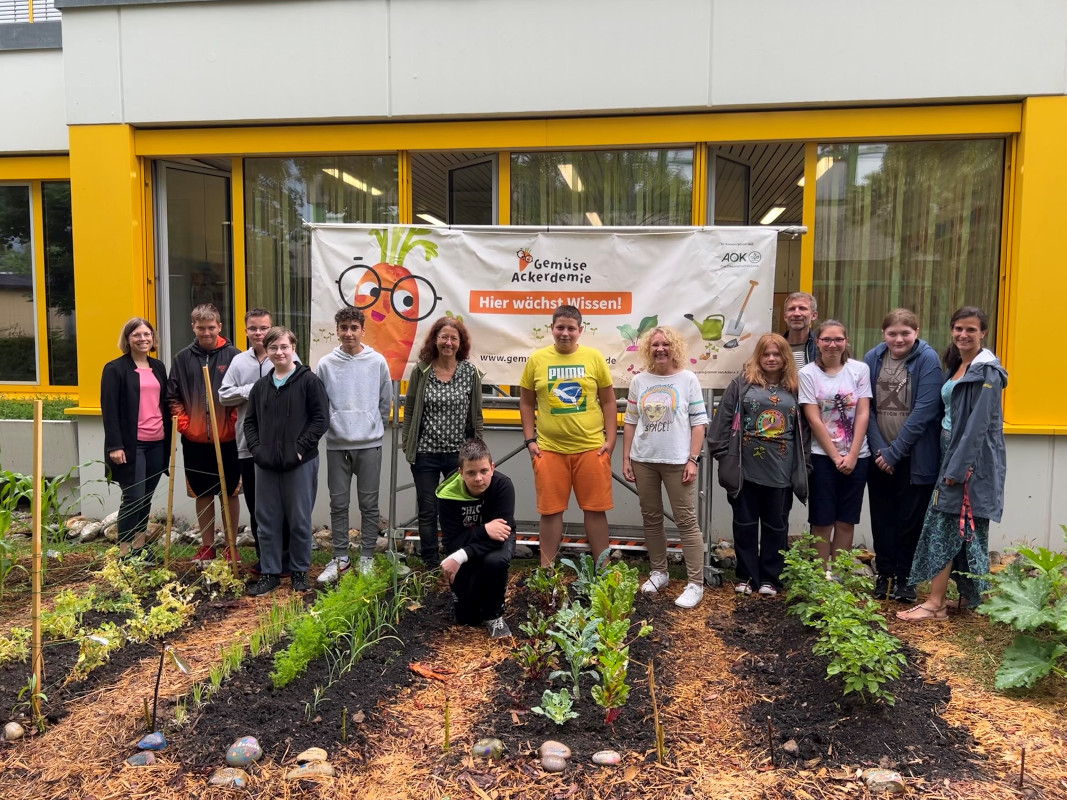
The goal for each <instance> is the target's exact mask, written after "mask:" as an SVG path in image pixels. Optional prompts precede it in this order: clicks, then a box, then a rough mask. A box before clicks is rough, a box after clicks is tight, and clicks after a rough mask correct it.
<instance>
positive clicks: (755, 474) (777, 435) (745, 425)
mask: <svg viewBox="0 0 1067 800" xmlns="http://www.w3.org/2000/svg"><path fill="white" fill-rule="evenodd" d="M798 383H799V382H798V378H797V365H796V361H795V360H794V359H793V357H792V353H791V352H790V349H789V343H788V342H787V341H786V340H785V339H784V338H783V337H781V336H779V335H778V334H777V333H766V334H764V335H763V336H761V337H760V340H759V341H758V342H757V343H756V349H755V352H753V354H752V358H751V359H750V360H749V361H748V362H746V364H745V366H744V369H743V370H742V371H741V374H740V375H738V376H737V377H736V378H734V380H733V381H732V382H731V383H730V385H729V386H728V387H727V388H726V391H725V392H724V393H723V397H722V401H721V402H720V403H719V410H718V412H717V413H716V414H715V418H714V419H713V420H712V423H711V430H710V431H709V433H708V440H709V448H710V450H711V455H712V456H713V457H714V458H715V459H716V460H717V461H718V462H719V470H718V472H719V484H720V485H721V486H722V487H723V488H724V489H726V491H727V496H728V497H729V499H730V505H731V506H732V507H733V510H734V551H735V553H736V554H737V585H736V586H735V587H734V591H736V592H737V593H738V594H752V587H753V584H757V585H758V586H759V593H760V594H761V595H764V596H767V597H773V596H774V595H776V594H778V590H779V589H780V588H782V568H783V567H784V566H785V558H784V556H783V554H782V551H784V550H785V548H786V545H787V543H788V538H789V508H790V505H791V502H790V495H791V494H795V495H796V496H797V499H799V500H800V502H802V503H803V502H806V501H807V497H808V465H807V454H806V450H805V447H804V423H803V417H802V415H801V414H798V413H797V411H798V408H799V398H798V391H799V389H798Z"/></svg>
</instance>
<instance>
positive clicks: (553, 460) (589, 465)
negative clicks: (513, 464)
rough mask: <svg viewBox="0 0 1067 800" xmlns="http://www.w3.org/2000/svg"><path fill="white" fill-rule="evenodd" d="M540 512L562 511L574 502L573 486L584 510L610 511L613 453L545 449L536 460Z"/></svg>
mask: <svg viewBox="0 0 1067 800" xmlns="http://www.w3.org/2000/svg"><path fill="white" fill-rule="evenodd" d="M533 471H534V486H535V488H536V489H537V513H538V514H561V513H563V512H564V511H566V510H567V506H569V505H570V503H571V489H574V496H575V498H577V500H578V507H579V508H581V509H582V511H607V510H608V509H611V508H613V507H614V505H615V504H614V503H613V502H612V501H611V454H610V453H604V454H603V455H598V454H597V451H596V450H586V451H585V452H584V453H552V452H549V451H548V450H542V451H541V457H540V458H535V459H534V460H533Z"/></svg>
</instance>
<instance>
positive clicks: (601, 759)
mask: <svg viewBox="0 0 1067 800" xmlns="http://www.w3.org/2000/svg"><path fill="white" fill-rule="evenodd" d="M621 761H622V756H620V755H619V754H618V753H616V752H615V751H614V750H600V751H598V752H596V753H593V763H594V764H599V765H600V766H602V767H614V766H618V764H619V762H621Z"/></svg>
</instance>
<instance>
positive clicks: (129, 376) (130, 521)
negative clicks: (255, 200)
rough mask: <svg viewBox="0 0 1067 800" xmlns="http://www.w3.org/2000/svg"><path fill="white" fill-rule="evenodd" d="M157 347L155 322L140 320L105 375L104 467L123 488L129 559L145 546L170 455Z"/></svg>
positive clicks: (122, 537) (123, 535) (122, 522)
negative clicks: (154, 352) (154, 355)
mask: <svg viewBox="0 0 1067 800" xmlns="http://www.w3.org/2000/svg"><path fill="white" fill-rule="evenodd" d="M157 346H158V341H157V339H156V331H155V328H153V327H152V323H150V322H149V321H148V320H146V319H143V318H141V317H134V318H133V319H131V320H130V321H129V322H127V323H126V324H125V325H124V326H123V327H122V335H121V336H119V349H120V350H122V352H123V355H121V356H119V357H118V358H116V359H115V360H114V361H109V362H108V363H107V364H105V365H104V371H103V374H102V375H101V376H100V408H101V411H102V413H103V419H104V463H105V464H106V465H107V468H108V470H109V472H110V477H111V480H114V481H115V482H117V483H118V485H119V486H120V487H122V501H121V503H120V504H119V519H118V525H119V549H120V550H121V551H122V553H123V554H124V555H125V554H127V553H130V552H131V551H132V552H133V554H134V555H137V554H138V553H140V552H141V551H142V550H143V548H144V546H145V530H146V529H147V528H148V512H149V510H150V509H151V506H152V494H153V492H155V490H156V485H157V484H158V483H159V479H160V477H161V476H162V475H163V473H164V472H165V471H166V469H167V454H168V453H169V452H170V427H171V426H170V407H169V406H168V405H167V396H166V395H167V391H166V389H167V368H166V367H165V366H164V365H163V362H162V361H160V360H159V359H156V358H152V357H151V356H149V355H148V353H149V352H150V351H152V350H155V349H156V347H157Z"/></svg>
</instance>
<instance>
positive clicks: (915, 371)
mask: <svg viewBox="0 0 1067 800" xmlns="http://www.w3.org/2000/svg"><path fill="white" fill-rule="evenodd" d="M888 350H889V345H887V344H886V343H885V342H882V343H881V344H879V345H878V346H877V347H875V348H873V349H872V350H870V351H869V352H868V353H867V355H865V356H864V357H863V361H864V362H865V363H866V364H867V367H868V368H869V369H870V370H871V385H872V387H873V388H874V389H875V391H874V397H873V398H872V399H871V423H870V425H868V426H867V444H868V445H869V446H870V448H871V455H873V456H878V455H880V456H881V457H882V458H883V459H885V462H886V463H887V464H889V466H891V467H895V466H896V465H897V464H898V463H899V462H900V461H901V460H902V459H904V458H908V457H909V456H910V457H911V482H912V483H913V484H919V485H924V484H932V483H934V481H936V480H937V470H938V467H939V466H940V463H941V442H940V439H941V416H942V414H941V386H942V385H943V384H944V382H945V381H944V377H943V376H942V374H941V360H940V359H939V358H938V355H937V351H936V350H934V348H932V347H931V346H930V345H928V344H927V343H926V342H924V341H923V340H922V339H919V340H918V341H917V342H916V343H915V347H913V348H912V349H911V353H909V354H908V357H907V358H906V359H905V360H904V366H905V367H906V368H907V370H908V380H909V381H910V382H911V409H910V410H909V412H908V419H907V421H906V422H905V423H904V427H903V428H902V429H901V431H900V435H899V436H898V437H897V438H896V440H895V441H894V442H893V444H892V445H890V444H888V443H887V442H886V440H885V437H884V436H882V432H881V430H879V428H878V390H877V387H875V383H876V382H877V380H878V372H879V371H880V370H881V368H882V360H883V359H884V358H885V355H886V352H888ZM875 469H877V468H876V467H875Z"/></svg>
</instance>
